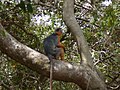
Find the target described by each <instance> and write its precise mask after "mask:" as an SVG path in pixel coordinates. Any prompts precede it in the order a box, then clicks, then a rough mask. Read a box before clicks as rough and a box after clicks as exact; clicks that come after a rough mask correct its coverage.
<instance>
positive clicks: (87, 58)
mask: <svg viewBox="0 0 120 90" xmlns="http://www.w3.org/2000/svg"><path fill="white" fill-rule="evenodd" d="M63 20H64V21H65V23H66V25H67V27H68V28H69V30H70V31H71V33H72V34H73V35H74V37H75V38H76V41H77V43H78V49H79V53H80V55H81V59H82V64H84V65H85V64H86V65H88V66H90V67H91V68H92V67H93V66H94V65H93V62H92V58H91V54H90V52H89V48H88V45H87V42H86V39H85V37H84V35H83V33H82V30H81V29H80V26H79V24H78V23H77V21H76V19H75V15H74V0H65V2H64V8H63Z"/></svg>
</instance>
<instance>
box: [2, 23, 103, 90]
mask: <svg viewBox="0 0 120 90" xmlns="http://www.w3.org/2000/svg"><path fill="white" fill-rule="evenodd" d="M0 50H1V51H2V52H3V53H5V54H6V55H7V56H9V57H11V58H12V59H14V60H16V61H17V62H19V63H21V64H23V65H25V66H27V67H29V68H30V69H32V70H34V71H36V72H38V73H40V74H42V75H44V76H46V77H49V67H50V62H49V60H48V58H47V57H46V56H45V55H43V54H41V53H39V52H37V51H35V50H33V49H31V48H29V47H27V46H25V45H23V44H21V43H20V42H18V41H17V40H16V39H15V38H13V37H12V36H11V35H10V34H9V33H7V32H6V31H5V29H4V28H3V27H2V25H1V24H0ZM53 68H54V71H53V79H54V80H60V81H66V82H73V83H76V84H77V85H79V86H80V87H81V88H82V89H83V90H86V88H87V85H88V81H89V79H90V82H89V90H96V89H99V90H105V89H104V84H103V83H102V82H101V79H99V76H98V75H97V74H96V72H95V71H93V70H91V69H90V68H89V67H87V66H83V65H76V64H70V63H68V62H63V61H59V60H53ZM101 86H102V89H101Z"/></svg>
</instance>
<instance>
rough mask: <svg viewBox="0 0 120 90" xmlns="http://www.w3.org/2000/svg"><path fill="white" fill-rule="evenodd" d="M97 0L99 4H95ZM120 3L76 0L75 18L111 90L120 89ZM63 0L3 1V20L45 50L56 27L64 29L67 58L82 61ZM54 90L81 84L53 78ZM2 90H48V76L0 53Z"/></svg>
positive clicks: (0, 16) (29, 42)
mask: <svg viewBox="0 0 120 90" xmlns="http://www.w3.org/2000/svg"><path fill="white" fill-rule="evenodd" d="M96 2H97V3H96ZM119 3H120V2H117V1H113V2H111V3H110V4H109V5H108V6H106V4H103V1H97V0H95V1H94V2H92V3H88V2H87V1H85V0H81V1H80V0H75V6H74V8H75V15H76V19H77V21H78V23H79V25H80V27H81V28H82V30H83V32H84V35H85V37H86V39H87V41H88V44H89V47H90V51H91V55H92V57H93V60H94V64H95V66H96V67H97V68H98V69H99V70H100V71H101V72H102V73H103V76H104V80H105V83H106V84H107V87H108V89H110V90H119V89H120V48H119V47H120V35H119V34H120V23H119V22H120V19H119V17H120V5H119ZM62 8H63V0H61V1H59V2H58V3H55V2H54V0H53V1H52V2H50V1H49V0H40V2H39V3H37V4H36V3H35V2H33V1H32V0H2V1H0V23H1V24H2V25H3V26H4V28H5V29H6V30H7V31H8V32H9V33H10V34H11V35H12V36H14V37H15V38H16V39H17V40H18V41H20V42H22V43H23V44H25V45H27V46H29V47H31V48H33V49H35V50H37V51H39V52H42V53H44V51H43V45H42V41H43V39H44V38H45V37H46V36H48V35H49V34H51V33H53V31H54V29H55V28H57V27H62V28H63V29H64V35H63V37H62V38H61V41H62V43H64V45H65V47H66V49H65V59H67V61H68V62H71V63H78V64H79V63H80V61H78V60H79V58H80V56H79V55H78V50H77V45H76V41H75V39H74V37H73V36H72V35H71V33H70V32H69V29H67V28H66V26H65V24H64V22H63V20H62ZM53 84H54V88H53V90H79V89H78V86H76V85H74V84H71V83H65V82H58V81H54V83H53ZM0 89H3V90H6V89H15V90H16V89H18V90H29V89H33V90H48V89H49V79H47V78H46V77H44V76H41V75H39V74H37V73H36V72H34V71H32V70H30V69H28V68H26V67H25V66H22V65H20V64H19V63H17V62H15V61H14V60H11V58H9V57H7V56H6V55H5V54H3V53H2V52H0Z"/></svg>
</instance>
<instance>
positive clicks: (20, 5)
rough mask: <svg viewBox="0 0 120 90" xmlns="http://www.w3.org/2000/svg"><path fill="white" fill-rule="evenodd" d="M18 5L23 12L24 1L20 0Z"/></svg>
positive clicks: (24, 9)
mask: <svg viewBox="0 0 120 90" xmlns="http://www.w3.org/2000/svg"><path fill="white" fill-rule="evenodd" d="M18 6H19V7H20V8H21V9H22V10H23V11H24V12H26V7H25V2H24V1H21V2H20V4H19V5H18Z"/></svg>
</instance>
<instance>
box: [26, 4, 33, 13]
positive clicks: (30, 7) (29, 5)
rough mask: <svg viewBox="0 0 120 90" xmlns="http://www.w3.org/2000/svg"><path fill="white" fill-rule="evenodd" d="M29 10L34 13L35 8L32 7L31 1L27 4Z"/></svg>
mask: <svg viewBox="0 0 120 90" xmlns="http://www.w3.org/2000/svg"><path fill="white" fill-rule="evenodd" d="M27 10H28V12H29V13H33V8H32V5H31V4H30V3H29V4H27Z"/></svg>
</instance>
